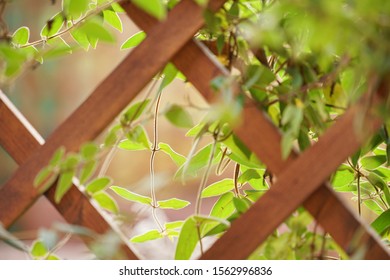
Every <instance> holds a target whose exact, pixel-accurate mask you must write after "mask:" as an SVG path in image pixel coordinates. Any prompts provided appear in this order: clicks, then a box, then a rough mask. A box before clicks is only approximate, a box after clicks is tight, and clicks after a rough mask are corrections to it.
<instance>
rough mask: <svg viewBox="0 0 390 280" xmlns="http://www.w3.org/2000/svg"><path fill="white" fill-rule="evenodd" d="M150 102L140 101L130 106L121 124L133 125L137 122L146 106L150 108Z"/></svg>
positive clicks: (147, 100)
mask: <svg viewBox="0 0 390 280" xmlns="http://www.w3.org/2000/svg"><path fill="white" fill-rule="evenodd" d="M149 102H150V99H146V100H143V101H139V102H137V103H135V104H134V105H132V106H130V108H128V109H127V110H126V111H125V113H124V114H123V115H122V117H121V123H122V124H124V125H126V124H128V123H131V122H133V121H135V120H137V119H138V118H139V117H140V116H141V114H142V113H143V111H144V110H145V108H146V106H148V104H149Z"/></svg>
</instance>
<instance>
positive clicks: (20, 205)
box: [0, 0, 225, 227]
mask: <svg viewBox="0 0 390 280" xmlns="http://www.w3.org/2000/svg"><path fill="white" fill-rule="evenodd" d="M224 2H225V1H224V0H212V1H211V2H210V3H211V5H212V6H213V8H216V7H218V6H221V5H222V4H223V3H224ZM202 14H203V9H202V8H201V7H200V6H198V5H197V4H196V3H194V2H193V1H191V0H183V1H181V2H180V3H179V4H178V5H177V6H176V7H175V8H174V9H173V10H172V11H171V12H170V13H169V15H168V18H167V19H166V20H165V21H163V22H161V23H159V24H158V25H156V26H155V27H154V28H153V29H152V30H151V31H150V32H149V33H148V36H147V38H146V39H145V40H144V41H143V42H142V43H141V44H140V45H139V46H138V47H137V48H135V49H134V50H133V51H132V52H131V53H130V55H129V56H128V57H127V58H126V59H125V60H124V61H123V62H122V63H121V64H120V65H119V66H118V67H117V68H116V69H115V70H114V71H113V72H112V73H111V74H110V75H109V76H108V77H107V79H106V80H105V81H104V82H103V83H102V84H100V85H99V86H98V87H97V89H96V90H95V91H94V92H93V93H92V94H91V96H90V97H89V98H88V99H87V100H86V101H85V102H84V103H83V104H82V105H81V106H80V107H79V108H78V109H77V110H76V111H75V112H74V113H73V114H72V115H71V116H70V117H69V118H68V119H67V120H66V121H65V122H64V123H63V124H62V125H60V126H59V128H58V129H56V131H55V132H54V133H53V134H52V135H51V136H50V137H49V138H48V139H47V142H46V144H45V145H43V146H42V147H41V148H39V149H38V150H37V151H35V152H34V153H33V154H32V156H31V157H29V159H28V160H27V161H26V162H25V163H24V164H22V165H21V166H20V167H19V169H18V170H17V171H16V172H15V174H14V175H13V176H12V177H11V179H10V180H8V181H7V182H6V183H5V185H4V186H3V187H2V188H1V189H0V221H1V222H2V223H3V224H4V226H6V227H8V226H9V225H10V224H12V223H13V222H14V221H15V219H17V218H18V217H19V216H20V215H21V214H22V213H23V212H24V211H25V210H26V209H27V208H28V207H29V206H31V205H32V204H33V203H34V201H35V200H36V199H37V197H38V196H39V193H38V191H37V190H36V189H35V188H33V187H32V185H33V180H34V177H35V176H36V174H37V173H38V172H39V170H40V169H41V168H42V167H43V166H45V165H46V164H47V163H48V161H49V160H50V158H51V156H52V154H53V153H54V152H55V150H56V149H57V148H58V147H60V146H64V147H65V148H66V149H67V150H68V151H75V150H77V149H78V148H79V146H80V144H82V143H84V142H86V141H89V140H92V139H94V138H95V137H97V136H98V135H99V133H100V132H101V131H102V130H103V129H104V128H105V127H106V126H107V125H108V124H109V123H110V122H111V121H112V120H113V119H114V118H115V117H116V116H117V115H118V114H119V113H120V112H121V110H123V109H124V107H125V106H127V104H129V103H130V101H131V100H133V98H134V97H135V96H136V95H137V94H138V92H139V91H141V90H142V88H143V87H144V86H145V85H146V84H147V83H148V82H149V81H150V80H151V79H152V78H153V76H154V75H155V74H157V72H158V71H159V70H160V69H162V68H163V67H164V65H165V64H166V63H167V62H168V61H169V60H170V59H171V58H172V57H173V56H174V54H175V53H176V52H177V51H178V50H180V48H182V47H183V45H184V44H185V43H186V42H187V41H189V40H190V39H191V38H192V36H193V35H194V34H195V33H196V32H197V31H198V30H199V28H200V27H201V26H202V25H203V15H202Z"/></svg>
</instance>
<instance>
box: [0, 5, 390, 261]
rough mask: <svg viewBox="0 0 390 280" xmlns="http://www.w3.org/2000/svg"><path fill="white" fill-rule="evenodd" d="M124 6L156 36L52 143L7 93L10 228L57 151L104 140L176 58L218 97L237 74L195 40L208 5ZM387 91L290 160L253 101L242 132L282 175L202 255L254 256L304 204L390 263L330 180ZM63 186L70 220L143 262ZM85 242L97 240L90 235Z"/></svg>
mask: <svg viewBox="0 0 390 280" xmlns="http://www.w3.org/2000/svg"><path fill="white" fill-rule="evenodd" d="M224 2H225V1H224V0H211V1H210V2H209V7H210V8H211V10H214V11H216V10H218V9H219V8H220V7H221V6H222V5H223V4H224ZM123 7H124V8H125V10H126V12H127V14H128V15H129V17H130V18H131V19H132V20H133V21H134V22H135V23H136V24H137V25H138V26H139V27H140V28H141V29H143V30H145V31H146V32H147V34H148V36H147V38H146V39H145V40H144V41H143V42H142V43H141V44H140V45H139V46H138V47H137V48H135V49H134V51H133V52H131V53H130V54H129V55H128V56H127V57H126V58H125V59H124V60H123V62H122V63H121V64H120V65H119V66H118V67H117V68H116V69H115V70H114V71H113V72H112V73H111V74H110V75H109V76H108V77H107V78H106V79H105V80H104V81H103V82H102V83H101V84H100V85H99V86H98V87H97V88H96V90H95V91H94V92H93V93H92V94H91V95H90V96H89V98H88V99H87V100H86V101H85V102H84V103H83V104H82V105H81V106H80V107H79V108H78V109H77V110H76V111H75V112H74V113H73V114H72V115H71V116H70V117H69V118H68V119H67V120H66V121H65V122H64V123H63V124H62V125H60V126H59V127H58V128H57V129H56V130H55V131H54V132H53V134H52V135H51V136H50V137H49V138H48V139H47V140H46V142H45V141H44V140H43V139H42V138H41V137H40V136H39V134H38V133H37V132H36V131H35V130H34V128H33V127H32V126H31V125H30V124H29V123H28V121H27V120H25V119H24V117H23V116H22V115H21V114H20V113H19V112H18V110H17V109H16V108H15V107H14V106H13V104H12V103H11V102H10V101H9V100H8V99H7V97H6V96H5V95H4V94H2V93H1V92H0V100H1V102H0V131H1V133H0V144H1V145H2V146H3V148H4V149H5V150H6V151H7V152H8V153H9V154H10V155H11V156H12V157H13V158H14V160H15V161H16V162H17V163H18V164H19V168H18V170H17V171H16V172H15V173H14V175H13V176H12V177H11V178H10V179H9V180H8V181H7V182H6V183H5V185H4V186H3V187H2V188H0V221H1V223H2V224H3V225H4V226H5V227H9V226H10V225H11V224H12V223H13V222H14V221H15V220H16V219H17V218H18V217H20V216H21V215H22V214H23V212H24V211H26V210H27V209H28V208H29V207H30V206H31V205H32V204H33V203H34V202H35V201H36V199H37V198H38V197H39V196H40V195H41V194H40V193H39V192H38V191H37V189H36V188H34V187H33V181H34V178H35V176H36V174H37V173H38V172H39V171H40V170H41V168H42V167H44V166H45V165H46V164H47V162H48V161H49V160H50V158H51V156H52V154H53V153H54V152H55V151H56V150H57V148H58V147H60V146H64V147H65V148H66V150H67V151H76V150H77V149H78V148H79V146H80V145H81V144H82V143H84V142H86V141H90V140H93V139H94V138H96V137H97V136H98V135H99V133H100V132H101V131H102V130H103V129H105V128H106V127H107V125H109V123H110V122H111V121H112V120H113V119H114V118H115V117H116V116H117V115H118V114H119V113H120V112H121V111H122V110H123V109H124V108H125V106H127V104H129V103H130V102H131V101H132V100H133V99H134V97H135V96H136V95H137V94H138V93H139V92H140V91H141V90H142V88H143V87H144V86H145V85H146V84H147V83H148V82H149V81H150V80H151V79H152V78H153V76H154V75H156V74H157V73H158V71H160V70H161V69H162V68H163V67H164V66H165V65H166V64H167V63H168V62H169V61H171V62H172V63H174V64H175V65H176V67H177V68H178V69H179V70H180V71H182V72H183V73H184V74H185V76H186V77H187V79H188V80H189V81H190V82H191V83H192V84H193V85H194V86H195V87H196V88H197V89H198V91H199V92H200V93H201V94H202V95H203V96H204V98H205V99H206V100H208V101H210V102H212V101H213V99H214V98H215V93H214V92H213V91H212V90H211V89H210V86H209V85H210V81H211V80H213V79H214V78H215V77H217V76H228V75H229V72H228V71H227V70H226V69H225V68H224V67H223V66H222V65H221V64H220V63H219V62H218V61H217V60H216V59H215V58H214V57H213V55H212V54H211V53H210V51H209V50H208V49H207V48H206V47H204V46H203V45H202V44H201V43H199V42H197V41H195V40H194V39H193V35H194V34H195V33H196V32H197V31H198V30H199V29H200V28H201V27H202V25H203V16H202V8H201V7H199V6H198V5H196V4H195V3H194V2H193V1H192V0H183V1H181V2H180V4H178V5H177V6H176V7H175V8H174V9H173V10H172V11H171V12H170V13H169V15H168V18H167V20H165V21H163V22H156V20H155V19H153V18H151V17H150V16H148V15H146V14H145V13H144V12H142V11H141V10H139V9H138V8H136V7H135V6H133V5H132V4H131V3H128V2H126V3H125V4H123ZM161 46H164V47H161ZM237 88H238V87H237ZM388 90H389V89H388V88H387V87H386V86H385V85H383V86H382V87H380V88H379V92H377V93H376V94H375V98H374V100H371V102H364V101H363V100H362V101H361V103H358V104H356V105H355V106H353V107H351V108H350V109H349V110H348V111H347V112H346V113H345V115H344V116H343V117H342V118H341V119H340V120H338V121H337V122H336V124H335V125H333V127H331V128H330V129H328V131H327V132H326V133H325V134H324V135H323V136H322V137H321V138H320V139H319V141H318V142H317V143H315V144H314V145H313V146H312V147H311V148H310V149H308V150H307V151H305V152H304V153H303V154H301V155H298V154H297V153H296V152H293V153H292V155H290V157H289V158H288V159H287V160H283V159H282V156H281V152H280V142H281V135H280V133H279V131H278V129H277V128H276V127H275V126H274V125H273V124H272V123H271V122H270V121H269V120H268V119H267V117H266V116H265V115H264V114H263V112H262V111H261V110H259V109H258V108H257V107H256V105H255V104H251V103H249V104H248V105H246V106H245V108H244V113H243V122H242V124H241V125H240V126H239V127H238V128H237V129H236V130H235V133H236V135H237V136H238V137H239V138H240V139H241V141H242V142H243V143H244V144H245V145H247V147H248V148H249V149H251V150H252V151H253V152H254V153H255V154H256V155H257V156H258V157H259V159H261V160H262V161H263V162H264V163H265V164H266V165H267V167H268V168H269V170H270V171H271V172H272V173H273V174H275V176H276V177H277V181H276V183H275V184H274V185H273V187H272V188H271V189H270V190H269V191H267V192H266V193H265V195H264V196H262V197H261V199H259V200H258V201H257V202H256V203H255V204H254V205H253V206H252V207H251V208H250V209H249V210H248V211H247V212H246V213H245V214H243V215H242V216H241V217H240V218H239V219H237V220H236V221H234V222H233V223H232V226H231V228H230V229H229V230H228V231H227V232H226V233H225V234H224V235H223V236H222V237H221V238H220V239H218V240H217V242H216V243H215V244H214V245H213V246H212V247H211V248H210V249H209V250H208V251H207V252H205V254H204V255H203V256H202V258H203V259H244V258H246V257H248V256H249V255H250V253H251V252H253V251H254V250H255V249H256V248H257V247H258V246H259V245H260V244H261V243H262V242H263V241H264V240H265V239H266V238H267V237H268V235H270V234H271V233H272V232H273V231H274V230H275V229H276V228H277V227H278V226H279V225H280V224H281V223H282V222H283V221H284V220H285V219H286V218H287V217H288V216H289V215H290V214H291V213H292V212H293V211H295V210H296V209H297V207H299V206H300V205H303V206H304V207H305V208H306V209H307V210H308V211H309V212H310V213H311V214H312V216H313V217H314V218H315V219H316V220H317V221H318V223H319V224H320V225H321V226H322V227H323V228H324V229H325V230H326V231H327V232H329V233H330V234H331V235H332V237H333V238H334V239H335V241H336V242H337V243H338V244H339V245H340V246H341V247H342V248H343V249H344V250H345V251H346V252H347V253H348V254H353V249H354V248H353V247H352V241H355V242H356V240H357V239H358V240H359V241H360V244H363V245H364V246H365V249H366V250H365V255H364V258H366V259H389V258H390V254H389V251H388V250H387V248H385V247H384V245H383V244H382V242H381V240H380V239H379V237H378V236H377V235H376V233H374V232H373V231H372V230H371V229H370V227H369V226H368V225H366V224H365V223H364V222H363V221H362V220H361V219H360V218H359V217H357V216H356V215H355V214H354V212H353V211H352V210H350V209H349V207H348V206H346V205H345V204H344V203H343V202H342V200H341V199H340V198H339V196H338V195H337V194H336V193H335V192H334V191H333V190H332V189H331V187H330V186H329V184H328V183H327V179H328V177H329V176H330V174H331V173H332V172H334V171H335V170H336V169H337V168H338V166H339V165H340V164H341V163H342V162H344V161H345V160H346V159H347V158H348V157H349V156H350V155H351V154H353V153H354V152H355V151H356V150H357V149H358V148H359V147H360V146H361V145H362V144H363V143H364V141H365V140H366V139H367V138H368V137H369V136H370V135H372V134H373V133H375V131H376V130H377V129H378V128H379V126H380V125H381V121H380V119H379V118H377V117H375V116H374V115H373V114H371V113H370V110H367V104H372V106H373V105H374V104H375V103H377V102H380V101H381V98H382V97H383V95H385V93H386V92H388ZM367 96H368V95H367ZM363 102H364V103H365V110H364V112H365V127H366V128H367V129H366V130H365V131H366V133H365V135H356V132H355V130H354V120H355V119H356V115H357V114H361V113H362V110H361V108H360V107H361V105H360V104H362V103H363ZM92 108H93V109H92ZM368 109H369V108H368ZM88 120H94V121H93V122H90V121H88ZM319 158H320V159H321V160H318V159H319ZM54 192H55V184H53V187H51V188H50V189H49V190H48V191H47V192H46V193H45V194H44V195H45V196H46V197H47V198H48V199H49V200H50V201H51V202H52V203H53V205H54V206H55V207H56V208H57V210H58V211H59V213H61V215H62V216H63V217H64V218H65V219H66V220H67V221H68V222H69V223H71V224H78V225H81V226H84V227H87V228H90V229H92V230H94V231H95V232H97V233H105V232H107V231H108V230H114V231H116V232H117V234H118V235H119V236H120V237H121V238H122V240H123V245H122V249H123V252H124V255H123V256H124V257H125V258H127V259H137V256H136V255H135V254H134V253H133V252H132V250H131V249H130V247H129V244H128V243H127V241H126V238H125V237H124V236H122V235H121V232H120V231H119V230H118V229H117V228H116V227H115V225H114V224H112V223H111V222H110V221H109V218H107V217H105V216H104V213H102V212H101V211H99V210H98V209H97V208H95V206H94V205H93V204H92V203H91V202H90V201H89V198H87V197H86V196H85V195H84V194H83V193H82V192H81V191H80V190H79V189H78V188H77V186H73V187H72V188H71V190H70V191H69V192H68V193H67V194H66V195H65V196H64V198H63V199H62V200H61V202H60V203H59V204H56V203H54ZM243 232H245V234H242V233H243ZM86 242H87V244H88V243H89V242H90V240H86Z"/></svg>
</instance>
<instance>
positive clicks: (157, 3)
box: [133, 0, 167, 20]
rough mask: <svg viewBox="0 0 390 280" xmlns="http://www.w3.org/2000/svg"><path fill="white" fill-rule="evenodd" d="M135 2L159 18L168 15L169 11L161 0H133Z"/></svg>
mask: <svg viewBox="0 0 390 280" xmlns="http://www.w3.org/2000/svg"><path fill="white" fill-rule="evenodd" d="M133 3H134V4H135V5H136V6H138V7H139V8H141V9H142V10H144V11H145V12H147V13H148V14H150V15H151V16H153V17H155V18H157V19H158V20H162V19H165V17H166V14H167V11H166V8H165V6H164V4H163V2H162V1H161V0H148V1H145V0H133Z"/></svg>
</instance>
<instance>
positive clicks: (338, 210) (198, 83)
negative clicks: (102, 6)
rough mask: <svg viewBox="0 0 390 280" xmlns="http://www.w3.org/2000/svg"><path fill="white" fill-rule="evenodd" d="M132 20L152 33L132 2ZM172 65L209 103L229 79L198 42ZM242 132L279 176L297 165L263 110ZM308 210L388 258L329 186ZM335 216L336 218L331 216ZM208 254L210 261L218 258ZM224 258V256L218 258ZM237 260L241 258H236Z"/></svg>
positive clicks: (338, 236) (345, 241) (342, 241)
mask: <svg viewBox="0 0 390 280" xmlns="http://www.w3.org/2000/svg"><path fill="white" fill-rule="evenodd" d="M122 6H123V7H124V8H125V10H126V12H127V14H128V15H129V16H130V18H131V19H132V20H133V21H134V22H135V23H136V24H137V25H138V26H139V27H140V28H141V29H143V30H145V31H146V32H149V30H150V29H151V27H152V26H153V25H154V24H156V20H154V19H153V18H151V17H149V16H147V15H145V13H143V12H142V11H140V10H138V9H137V8H136V7H134V6H133V5H132V4H131V3H125V4H123V5H122ZM172 62H173V63H174V64H175V65H176V66H177V68H178V69H179V70H180V71H182V72H183V73H184V74H185V75H186V77H187V78H188V80H189V81H190V82H191V83H192V84H193V85H194V86H195V87H196V88H197V89H198V91H199V92H200V93H201V94H202V95H203V96H204V97H205V99H206V100H208V101H212V100H213V99H214V92H213V91H212V90H211V88H210V86H209V84H210V81H211V80H212V79H214V78H216V77H217V76H228V75H229V72H228V71H227V70H226V69H225V68H224V67H223V66H222V65H221V64H220V63H219V62H218V61H217V60H216V59H215V58H214V56H213V55H212V54H211V53H210V52H209V51H207V49H206V48H204V47H202V44H199V43H197V42H196V41H195V40H192V41H189V42H188V43H187V44H186V45H185V46H184V47H183V48H182V49H181V50H180V52H178V53H177V54H176V56H175V57H174V58H173V60H172ZM241 128H246V129H241V130H237V131H236V133H237V135H238V136H239V138H240V139H241V140H242V141H243V142H244V143H245V144H246V145H247V146H248V147H249V148H250V149H251V150H252V151H253V152H254V153H255V154H256V155H257V156H258V157H259V158H261V159H262V160H263V162H264V163H265V164H266V165H267V167H268V168H269V169H270V170H271V171H272V173H274V174H275V175H277V176H279V175H281V173H282V172H283V170H284V169H285V168H288V166H289V165H290V164H291V163H292V162H294V160H295V159H296V158H297V157H298V154H297V153H296V152H295V151H293V152H292V154H291V156H290V157H289V158H288V159H287V160H283V159H282V156H281V149H280V147H281V145H280V143H281V135H280V132H279V130H278V129H277V128H276V127H275V126H274V125H273V124H272V123H271V121H270V120H269V119H268V118H267V116H265V115H264V114H263V113H262V112H261V111H260V110H258V109H257V108H254V107H247V108H245V109H244V120H243V124H242V125H241ZM303 205H304V206H305V208H306V209H307V210H308V211H309V212H310V213H311V214H312V215H313V216H314V218H315V219H316V220H317V221H318V222H319V223H320V224H321V226H322V227H323V228H324V229H325V230H326V231H327V232H330V233H331V234H332V237H333V238H334V239H335V240H336V242H338V243H339V245H341V246H342V248H343V249H344V250H346V251H347V253H348V252H349V248H350V244H351V241H352V240H353V237H354V236H356V234H358V233H361V231H363V233H364V234H363V236H362V239H363V240H366V242H365V243H366V244H367V246H368V247H369V248H372V249H371V250H369V253H368V254H367V255H366V257H367V258H374V259H382V258H389V253H388V251H387V250H386V248H384V247H383V245H382V242H381V240H380V239H379V238H378V236H377V234H376V233H375V232H373V231H372V230H371V228H370V227H369V226H367V225H366V224H365V223H364V222H363V221H362V220H361V219H360V218H359V217H358V216H357V215H356V214H355V212H354V211H353V210H351V209H350V207H348V206H347V205H345V204H344V203H343V201H342V199H341V198H340V196H339V195H338V194H336V193H335V192H334V191H333V190H332V189H331V187H329V185H328V184H326V183H324V184H322V185H321V187H319V188H318V189H317V190H315V192H314V193H313V194H312V195H311V196H309V197H308V198H307V199H306V200H305V201H304V203H303ZM330 213H332V214H333V215H331V214H330ZM213 250H214V249H213V248H212V249H211V251H210V252H209V255H207V254H206V255H205V257H204V258H207V257H208V256H209V257H210V258H217V256H216V254H214V253H213ZM219 258H224V256H223V255H222V256H219ZM234 258H240V257H239V256H234Z"/></svg>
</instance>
